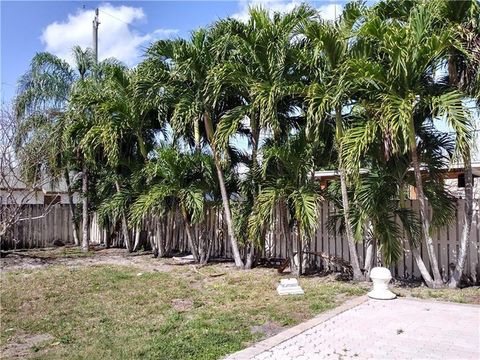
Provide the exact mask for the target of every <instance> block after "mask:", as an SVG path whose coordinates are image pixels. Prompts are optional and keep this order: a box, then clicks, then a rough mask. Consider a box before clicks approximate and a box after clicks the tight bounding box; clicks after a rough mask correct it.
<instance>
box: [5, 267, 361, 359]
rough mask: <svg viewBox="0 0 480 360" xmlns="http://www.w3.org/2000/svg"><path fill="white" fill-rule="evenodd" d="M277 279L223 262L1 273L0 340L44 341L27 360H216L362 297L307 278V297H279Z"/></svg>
mask: <svg viewBox="0 0 480 360" xmlns="http://www.w3.org/2000/svg"><path fill="white" fill-rule="evenodd" d="M152 261H158V260H152ZM222 273H225V274H224V275H222V276H218V277H211V276H208V275H213V274H217V275H218V274H222ZM279 278H280V277H279V276H278V275H277V274H276V273H275V271H274V270H271V269H269V270H267V269H256V270H252V271H237V270H233V269H231V268H228V267H226V266H225V265H214V266H209V267H206V268H202V269H201V274H200V273H198V272H196V271H194V270H193V267H191V266H178V267H174V269H172V270H171V271H168V272H163V271H150V272H142V270H139V269H138V268H134V267H122V266H112V265H101V266H89V267H75V268H69V267H66V266H51V267H47V268H44V269H41V270H35V271H31V270H21V271H9V272H6V273H4V274H3V275H2V286H1V309H0V311H1V313H2V324H1V336H0V341H1V345H2V348H3V349H4V350H5V348H8V346H10V348H11V345H12V344H15V343H16V342H18V341H21V340H19V339H22V338H26V336H39V335H42V336H44V337H43V338H45V339H48V340H47V341H42V342H38V343H36V344H35V346H32V347H30V348H29V349H28V351H27V353H26V356H28V357H30V358H34V359H36V358H38V359H39V358H49V359H80V358H83V359H134V358H145V359H216V358H219V357H222V356H224V355H226V354H228V353H231V352H234V351H237V350H239V349H242V348H244V347H246V346H248V345H249V344H251V343H252V342H255V341H258V340H260V339H261V338H263V337H264V336H265V332H267V333H268V335H271V332H269V331H268V329H270V330H271V329H272V328H274V329H276V330H275V331H277V330H280V329H281V328H282V327H286V326H291V325H294V324H296V323H299V322H301V321H302V320H305V319H307V318H311V317H312V316H314V315H315V314H318V313H320V312H322V311H325V310H328V309H331V308H333V307H335V306H337V305H338V304H339V303H341V302H343V301H344V300H346V299H347V298H349V297H351V296H356V295H361V294H364V293H365V289H364V288H363V287H362V286H361V285H353V284H349V283H342V282H337V281H334V280H331V278H327V279H320V278H313V277H312V278H304V279H302V280H301V285H302V287H303V288H304V289H305V296H298V297H279V296H278V295H277V294H276V290H275V288H276V285H277V284H278V281H279ZM262 326H263V327H264V328H265V329H267V330H265V332H263V331H259V329H263V327H262ZM2 355H3V356H2V358H8V357H9V356H12V355H14V354H9V353H8V352H7V351H4V353H3V354H2Z"/></svg>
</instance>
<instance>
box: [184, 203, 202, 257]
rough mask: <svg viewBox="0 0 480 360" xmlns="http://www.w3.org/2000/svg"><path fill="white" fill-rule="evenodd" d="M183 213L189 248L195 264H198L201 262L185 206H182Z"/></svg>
mask: <svg viewBox="0 0 480 360" xmlns="http://www.w3.org/2000/svg"><path fill="white" fill-rule="evenodd" d="M181 211H182V216H183V221H184V222H185V232H186V233H187V240H188V246H189V247H190V251H191V252H192V255H193V258H194V259H195V262H197V263H198V262H199V261H200V258H199V256H198V252H197V246H196V244H195V241H194V235H193V232H192V226H191V224H190V220H188V214H187V210H186V209H185V207H184V206H183V205H181Z"/></svg>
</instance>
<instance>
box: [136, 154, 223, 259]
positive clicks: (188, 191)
mask: <svg viewBox="0 0 480 360" xmlns="http://www.w3.org/2000/svg"><path fill="white" fill-rule="evenodd" d="M213 173H214V163H213V161H212V158H211V157H210V156H208V155H205V154H202V153H198V152H194V153H192V154H189V153H180V152H179V151H178V150H177V149H176V148H174V147H172V146H165V147H161V148H158V149H156V151H155V154H154V158H153V159H151V160H150V161H149V162H148V164H147V165H146V167H145V169H144V171H143V174H144V176H145V180H146V184H147V185H148V188H147V190H145V191H144V192H143V193H141V194H140V195H139V196H138V198H137V199H136V201H135V202H134V203H133V205H132V208H131V215H130V218H131V221H132V222H133V223H134V224H139V223H140V221H141V220H142V218H143V217H144V216H146V215H147V214H151V213H157V214H159V215H161V216H164V215H165V214H166V213H168V212H173V213H175V212H176V211H177V209H178V210H179V211H180V213H181V215H182V218H183V221H184V226H185V231H186V234H187V239H188V244H189V248H190V251H191V252H192V255H193V257H194V259H195V261H196V262H199V263H206V262H207V261H208V256H209V254H208V251H207V252H202V251H201V244H199V241H200V239H197V238H196V237H195V231H194V228H193V225H194V224H195V223H199V222H200V221H201V220H202V219H203V216H204V207H205V205H206V202H207V196H208V195H209V192H210V188H211V187H212V185H213V184H214V181H213V178H214V175H213Z"/></svg>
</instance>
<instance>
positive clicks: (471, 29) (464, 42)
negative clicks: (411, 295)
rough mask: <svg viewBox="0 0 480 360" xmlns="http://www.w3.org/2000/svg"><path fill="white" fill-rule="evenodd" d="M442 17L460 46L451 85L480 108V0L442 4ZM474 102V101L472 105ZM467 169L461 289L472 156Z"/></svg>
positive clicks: (457, 275)
mask: <svg viewBox="0 0 480 360" xmlns="http://www.w3.org/2000/svg"><path fill="white" fill-rule="evenodd" d="M439 6H440V7H441V11H442V17H443V18H445V19H447V21H448V25H449V26H450V27H451V28H452V29H453V31H454V32H455V35H454V36H455V38H456V40H457V41H458V43H459V44H460V45H461V46H459V47H456V46H451V47H450V49H449V51H448V82H449V84H450V85H452V86H455V87H457V88H458V89H459V90H460V91H462V92H463V93H464V94H465V95H466V96H467V97H470V98H472V99H474V100H473V101H475V99H476V103H477V106H478V105H480V71H479V70H478V69H479V67H480V30H479V28H480V4H479V3H478V2H477V1H473V0H465V1H457V2H450V1H441V2H440V1H439ZM473 101H472V100H471V102H472V103H473ZM462 157H463V159H462V160H463V164H464V167H465V213H464V219H463V224H464V225H463V230H462V237H461V239H460V249H459V252H458V257H457V263H456V265H455V269H454V271H453V274H452V276H451V277H450V280H449V283H448V286H449V287H452V288H455V287H458V286H460V279H461V276H462V273H463V269H464V267H465V262H466V258H467V253H468V244H469V241H468V239H469V238H470V232H471V227H472V219H473V176H472V166H471V154H470V152H465V153H463V154H462Z"/></svg>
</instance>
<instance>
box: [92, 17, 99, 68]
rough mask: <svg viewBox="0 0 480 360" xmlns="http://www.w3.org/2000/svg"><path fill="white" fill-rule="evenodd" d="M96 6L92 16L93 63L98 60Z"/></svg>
mask: <svg viewBox="0 0 480 360" xmlns="http://www.w3.org/2000/svg"><path fill="white" fill-rule="evenodd" d="M98 25H100V21H98V8H96V9H95V17H94V18H93V58H94V59H95V64H96V63H97V62H98Z"/></svg>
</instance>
